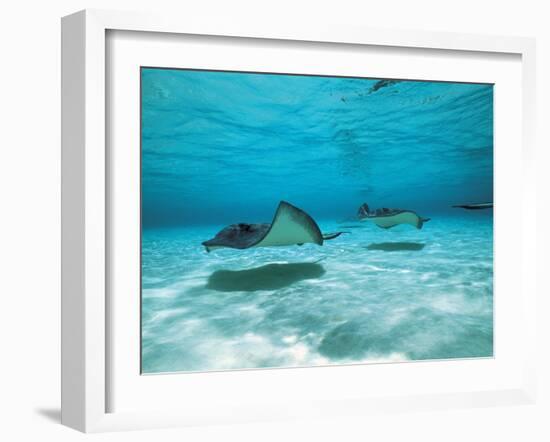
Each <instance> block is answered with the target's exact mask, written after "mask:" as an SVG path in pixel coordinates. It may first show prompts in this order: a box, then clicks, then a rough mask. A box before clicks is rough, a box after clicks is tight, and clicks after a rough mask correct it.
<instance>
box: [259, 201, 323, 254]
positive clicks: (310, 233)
mask: <svg viewBox="0 0 550 442" xmlns="http://www.w3.org/2000/svg"><path fill="white" fill-rule="evenodd" d="M305 243H313V244H318V245H323V234H322V233H321V230H319V226H318V225H317V223H316V222H315V220H314V219H313V218H312V217H311V216H309V215H308V214H307V213H306V212H304V211H303V210H301V209H299V208H298V207H295V206H293V205H292V204H289V203H287V202H286V201H281V202H280V203H279V207H277V212H275V216H274V217H273V222H272V223H271V227H270V228H269V230H268V231H267V233H266V234H265V236H264V237H263V238H261V239H260V240H259V241H258V242H257V243H256V244H255V245H254V247H271V246H289V245H294V244H305Z"/></svg>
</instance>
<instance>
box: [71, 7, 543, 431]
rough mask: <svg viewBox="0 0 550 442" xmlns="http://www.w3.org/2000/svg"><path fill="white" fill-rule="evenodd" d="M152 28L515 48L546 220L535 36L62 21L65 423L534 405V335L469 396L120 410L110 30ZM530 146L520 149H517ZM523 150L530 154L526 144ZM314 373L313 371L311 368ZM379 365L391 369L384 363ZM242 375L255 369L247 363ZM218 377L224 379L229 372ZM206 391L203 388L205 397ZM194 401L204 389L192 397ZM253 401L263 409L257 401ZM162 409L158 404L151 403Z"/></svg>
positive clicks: (527, 168) (531, 283)
mask: <svg viewBox="0 0 550 442" xmlns="http://www.w3.org/2000/svg"><path fill="white" fill-rule="evenodd" d="M109 31H141V32H155V33H163V34H182V35H201V36H218V37H222V38H223V37H225V38H229V37H240V38H254V39H272V40H284V41H287V42H290V43H292V42H312V43H339V44H342V45H369V46H373V45H374V46H378V47H380V48H392V47H398V48H404V49H407V48H409V49H415V48H416V49H419V48H424V49H435V50H441V51H469V52H475V53H477V54H479V55H480V56H483V54H487V53H497V54H498V53H500V54H515V55H517V56H519V57H521V75H522V90H521V100H522V111H521V115H522V119H521V121H518V122H517V124H518V125H519V126H521V137H522V139H521V152H520V155H521V159H522V166H521V170H519V171H514V172H513V173H514V175H515V177H516V179H518V180H519V181H521V190H520V192H521V207H522V209H521V210H520V211H518V212H520V213H521V218H522V219H523V220H526V219H535V218H536V185H535V181H536V180H535V173H534V170H535V145H534V136H535V135H534V123H533V122H534V106H535V42H534V40H533V39H529V38H519V37H494V36H479V35H465V34H452V33H429V32H419V31H388V30H375V29H358V28H344V27H338V26H330V27H329V26H319V25H313V24H307V25H304V26H291V25H287V24H278V25H273V24H271V25H270V24H269V23H267V24H266V23H257V22H256V23H249V22H245V21H244V20H243V22H240V23H236V22H234V21H233V22H231V23H216V22H211V21H207V20H197V19H196V18H183V19H182V18H181V17H165V16H153V15H151V14H138V13H126V12H112V11H100V10H86V11H81V12H78V13H76V14H73V15H70V16H67V17H64V18H63V21H62V55H63V59H62V123H63V128H62V423H63V424H65V425H67V426H70V427H72V428H75V429H78V430H80V431H85V432H96V431H110V430H123V429H138V428H155V427H167V426H183V425H197V424H208V423H219V422H248V421H254V420H266V419H269V420H271V419H284V418H288V417H290V416H292V417H311V416H332V415H354V414H362V413H368V412H370V411H373V410H377V411H380V410H384V411H388V412H393V411H400V410H418V409H426V408H455V407H469V406H488V405H502V404H520V403H532V402H533V401H534V400H535V392H536V383H535V369H536V366H535V357H534V355H535V348H534V347H531V346H534V342H535V339H528V340H526V344H525V353H524V355H523V356H522V360H521V361H520V362H521V365H522V367H523V368H522V376H521V382H519V383H518V382H515V381H514V382H511V383H510V386H508V387H506V388H500V389H489V390H484V389H483V388H478V389H477V390H475V391H464V392H461V393H456V392H453V393H451V392H448V393H441V392H438V393H433V392H431V393H429V392H427V393H426V394H415V395H406V394H403V395H399V394H397V395H396V394H395V393H392V394H388V395H387V396H384V395H382V396H380V395H379V396H378V397H376V398H373V397H366V396H365V397H361V396H359V397H354V398H349V397H347V396H345V394H342V396H341V397H338V394H337V393H335V394H333V395H332V396H331V397H330V399H328V398H316V399H315V400H311V401H302V402H292V403H290V402H289V403H286V404H285V403H284V401H283V402H282V403H281V402H278V403H274V404H272V406H269V405H266V404H265V403H262V404H260V403H259V402H258V404H257V406H254V404H253V403H248V404H246V405H244V404H243V406H242V407H240V408H236V409H234V410H232V413H227V414H224V413H216V412H215V411H213V412H211V413H210V412H209V411H208V410H207V409H206V408H200V407H199V408H197V411H196V412H194V413H190V412H189V410H187V411H185V410H186V409H185V407H182V410H181V411H179V412H178V411H170V412H168V411H165V410H161V409H159V411H156V412H153V411H134V412H109V406H108V395H109V391H110V389H112V388H113V385H111V380H110V378H109V376H108V373H109V369H108V367H109V364H110V363H111V359H112V356H113V355H112V354H110V346H109V343H108V339H107V328H108V326H109V322H110V320H111V319H112V318H111V312H110V310H109V302H108V291H109V287H110V279H109V277H110V275H109V272H108V262H107V260H108V256H107V255H108V247H107V245H108V244H109V241H111V240H112V238H111V237H110V236H109V235H110V234H111V233H112V232H111V231H110V230H109V229H108V228H107V219H108V217H109V213H110V211H111V209H112V207H111V205H110V204H111V203H112V200H111V198H110V196H109V187H108V183H107V181H108V174H107V168H108V155H107V154H106V153H107V133H106V118H107V102H108V100H107V93H108V87H107V86H108V85H107V82H106V75H105V72H106V63H107V59H106V57H107V55H108V52H107V50H106V34H107V32H109ZM518 149H519V146H518ZM518 152H519V151H518ZM526 224H527V223H523V228H522V230H521V252H520V254H519V256H518V257H517V258H516V259H517V262H516V263H517V264H518V267H519V268H520V269H521V294H522V296H521V307H522V313H523V315H521V316H520V318H519V319H518V320H517V321H518V322H517V324H518V326H521V327H522V330H523V333H524V336H531V337H533V336H534V333H535V317H536V296H537V291H536V280H535V270H534V269H535V268H536V265H535V263H534V259H535V258H534V257H535V256H536V233H535V230H534V229H529V228H528V227H527V226H526ZM302 370H308V369H302ZM379 370H384V367H383V366H381V367H380V368H379ZM239 376H240V377H241V378H242V377H246V376H249V377H251V376H252V375H251V374H250V373H248V374H247V372H246V371H244V372H241V373H239ZM218 382H223V379H222V380H221V381H218ZM195 394H196V393H195ZM186 400H187V401H188V402H189V401H190V402H192V401H193V395H191V397H188V398H186ZM251 404H252V405H251ZM152 408H155V407H152Z"/></svg>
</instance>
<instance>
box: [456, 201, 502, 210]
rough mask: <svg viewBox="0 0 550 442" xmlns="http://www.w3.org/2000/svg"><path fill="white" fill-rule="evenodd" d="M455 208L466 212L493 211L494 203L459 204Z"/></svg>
mask: <svg viewBox="0 0 550 442" xmlns="http://www.w3.org/2000/svg"><path fill="white" fill-rule="evenodd" d="M453 207H455V208H460V209H466V210H480V209H492V208H493V203H473V204H458V205H456V206H453Z"/></svg>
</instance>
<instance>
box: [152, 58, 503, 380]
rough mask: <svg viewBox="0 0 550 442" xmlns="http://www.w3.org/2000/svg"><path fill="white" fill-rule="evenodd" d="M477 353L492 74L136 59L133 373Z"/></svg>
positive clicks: (483, 320) (484, 340) (481, 344)
mask: <svg viewBox="0 0 550 442" xmlns="http://www.w3.org/2000/svg"><path fill="white" fill-rule="evenodd" d="M492 356H493V85H492V84H477V83H459V82H442V81H424V80H422V81H419V80H416V81H415V80H397V79H383V78H356V77H338V76H315V75H295V74H280V73H249V72H228V71H207V70H192V69H169V68H155V67H151V68H149V67H142V68H141V370H142V373H143V374H154V373H174V372H191V371H219V370H235V369H259V368H288V367H312V366H326V365H341V364H364V363H379V362H404V361H421V360H442V359H456V358H486V357H492Z"/></svg>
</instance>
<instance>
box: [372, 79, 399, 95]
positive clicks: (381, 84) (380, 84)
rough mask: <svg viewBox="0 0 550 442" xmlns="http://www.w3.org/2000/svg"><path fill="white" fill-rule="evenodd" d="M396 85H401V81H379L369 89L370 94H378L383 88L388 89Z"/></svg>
mask: <svg viewBox="0 0 550 442" xmlns="http://www.w3.org/2000/svg"><path fill="white" fill-rule="evenodd" d="M396 83H399V80H379V81H377V82H376V83H374V85H373V86H372V87H371V88H370V89H369V94H372V93H373V92H376V91H377V90H378V89H382V88H383V87H388V86H391V85H392V84H396Z"/></svg>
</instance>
